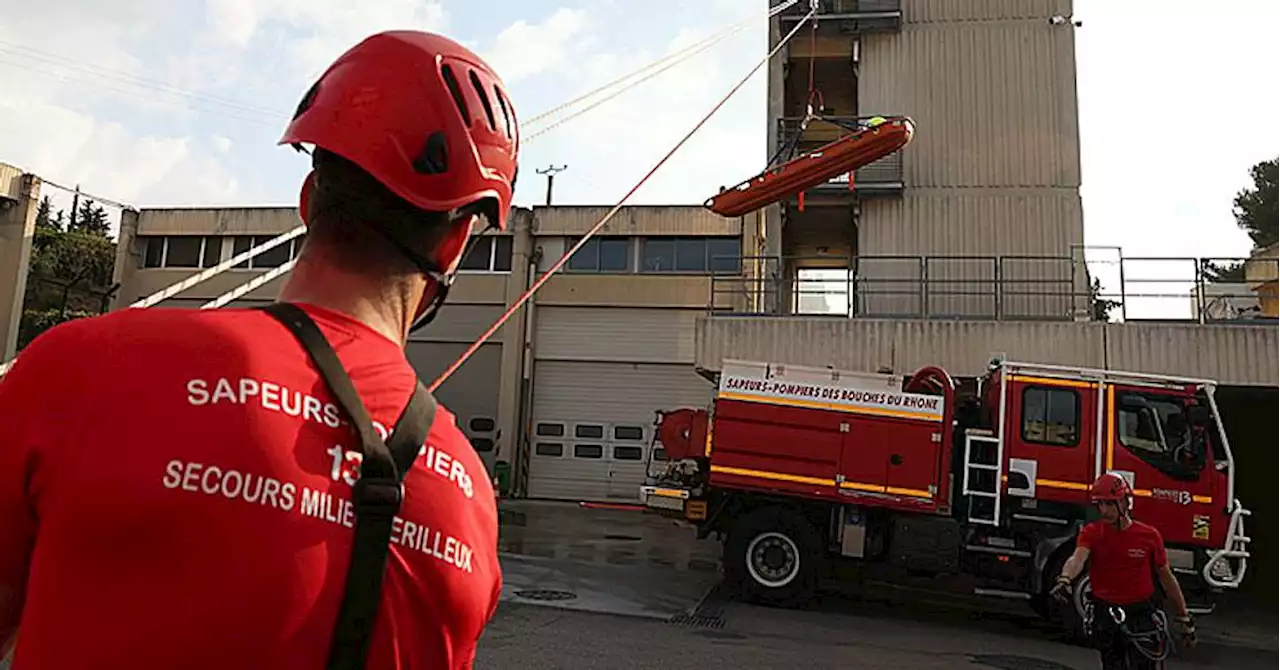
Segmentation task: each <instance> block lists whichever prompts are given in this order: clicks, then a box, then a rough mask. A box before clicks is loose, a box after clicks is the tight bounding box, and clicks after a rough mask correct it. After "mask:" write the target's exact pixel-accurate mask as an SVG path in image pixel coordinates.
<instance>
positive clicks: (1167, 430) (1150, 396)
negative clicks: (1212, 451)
mask: <svg viewBox="0 0 1280 670" xmlns="http://www.w3.org/2000/svg"><path fill="white" fill-rule="evenodd" d="M1116 433H1117V436H1118V437H1119V439H1120V444H1122V445H1124V447H1125V448H1126V449H1128V450H1129V451H1130V452H1131V453H1133V454H1134V455H1135V456H1137V457H1138V458H1141V459H1142V460H1143V461H1145V462H1146V463H1147V464H1149V465H1151V466H1153V467H1155V468H1156V469H1158V470H1160V471H1161V472H1163V473H1165V474H1166V475H1169V476H1170V477H1172V478H1174V479H1181V480H1186V481H1194V480H1195V479H1196V478H1198V477H1199V475H1200V471H1201V470H1202V469H1204V464H1205V452H1206V446H1207V445H1206V444H1205V437H1204V435H1203V433H1202V432H1200V431H1196V430H1194V426H1193V425H1192V423H1191V420H1190V418H1188V416H1187V406H1186V405H1185V404H1184V403H1183V401H1182V399H1181V398H1177V397H1170V396H1166V395H1161V394H1155V393H1133V392H1121V393H1118V394H1117V397H1116Z"/></svg>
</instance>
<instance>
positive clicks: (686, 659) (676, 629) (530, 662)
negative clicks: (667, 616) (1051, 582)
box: [475, 603, 1276, 670]
mask: <svg viewBox="0 0 1280 670" xmlns="http://www.w3.org/2000/svg"><path fill="white" fill-rule="evenodd" d="M729 609H730V611H729V612H728V615H727V617H726V618H727V619H728V622H727V623H726V624H725V626H724V628H720V629H708V628H696V627H690V626H681V625H676V624H671V623H666V622H663V621H658V620H654V619H644V618H636V617H624V616H616V615H610V614H592V613H585V612H576V611H570V610H562V609H557V608H551V607H537V606H531V605H524V604H518V603H507V604H504V605H503V606H502V607H501V608H500V609H499V612H498V615H497V617H496V619H495V620H494V622H493V623H492V624H491V625H490V627H489V629H488V631H487V632H486V633H485V637H484V639H483V640H482V641H481V644H480V650H479V654H478V657H477V659H476V666H475V667H476V668H479V669H487V668H517V667H518V668H520V670H544V669H551V668H565V669H574V670H577V669H582V670H589V669H591V668H602V669H604V668H608V669H617V670H624V669H628V668H646V669H651V670H666V669H671V670H675V669H679V670H688V669H690V668H736V669H740V670H755V669H765V668H780V669H785V670H796V669H797V668H803V669H804V670H819V669H822V668H841V669H848V668H892V669H893V670H941V669H944V668H966V669H969V670H993V669H1002V670H1086V669H1092V668H1097V667H1098V663H1097V659H1096V655H1095V654H1094V653H1092V652H1090V651H1089V650H1087V649H1083V648H1080V647H1073V646H1070V645H1066V644H1059V643H1055V642H1051V641H1047V640H1045V639H1039V638H1036V637H1035V636H1030V635H1019V634H1016V633H1014V634H1010V633H1008V632H1002V631H1001V630H1000V629H1001V628H1002V627H1003V624H1002V623H1000V622H997V624H996V625H995V626H994V627H993V628H994V629H989V628H988V627H987V626H986V625H985V624H984V623H981V622H970V621H962V622H955V623H947V622H936V621H921V620H905V621H904V620H898V619H893V618H889V619H881V618H879V617H877V616H876V615H875V613H869V614H865V615H861V616H834V617H833V616H832V615H830V614H828V613H802V614H800V615H797V614H795V613H792V612H778V611H774V610H765V609H761V608H754V607H746V606H731V607H730V608H729ZM1167 666H1168V667H1169V668H1170V670H1176V669H1179V668H1186V669H1188V670H1190V669H1192V668H1227V669H1230V670H1254V669H1258V670H1262V669H1267V670H1270V669H1272V668H1275V667H1276V654H1275V653H1274V652H1265V651H1259V650H1251V649H1239V648H1227V647H1213V646H1206V647H1202V648H1197V649H1196V650H1194V651H1193V652H1190V653H1189V654H1180V655H1179V656H1177V657H1175V658H1173V659H1171V660H1170V661H1169V662H1168V664H1167Z"/></svg>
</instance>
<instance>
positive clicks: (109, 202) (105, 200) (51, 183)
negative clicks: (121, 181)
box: [36, 175, 137, 210]
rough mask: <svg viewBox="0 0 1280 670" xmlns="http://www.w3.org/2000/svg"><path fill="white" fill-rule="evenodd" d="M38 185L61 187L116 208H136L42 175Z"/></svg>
mask: <svg viewBox="0 0 1280 670" xmlns="http://www.w3.org/2000/svg"><path fill="white" fill-rule="evenodd" d="M36 176H37V177H40V175H36ZM40 185H41V186H46V185H47V186H52V187H54V188H56V189H61V190H63V191H66V192H67V193H73V194H79V195H80V197H81V198H85V199H86V200H92V201H94V202H97V203H101V204H106V205H111V206H112V207H116V208H118V209H133V210H136V209H137V207H134V206H133V205H127V204H125V203H123V202H118V201H116V200H112V199H111V198H103V197H101V196H96V195H93V194H92V193H86V192H84V191H82V190H80V188H79V187H76V188H71V187H68V186H63V185H62V184H59V183H58V182H55V181H50V180H48V179H45V178H44V177H40Z"/></svg>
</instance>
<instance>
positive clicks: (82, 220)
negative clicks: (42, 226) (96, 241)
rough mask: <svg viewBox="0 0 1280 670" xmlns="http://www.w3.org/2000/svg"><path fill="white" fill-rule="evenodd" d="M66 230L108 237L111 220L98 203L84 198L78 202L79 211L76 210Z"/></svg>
mask: <svg viewBox="0 0 1280 670" xmlns="http://www.w3.org/2000/svg"><path fill="white" fill-rule="evenodd" d="M68 230H75V231H78V232H83V233H88V234H90V235H96V236H99V237H108V236H109V235H110V230H111V222H110V221H109V220H108V219H107V212H106V210H104V209H102V206H101V205H99V204H98V203H96V202H94V201H92V200H89V199H85V201H84V202H82V203H80V211H79V212H76V216H75V221H74V223H73V224H72V225H70V226H68Z"/></svg>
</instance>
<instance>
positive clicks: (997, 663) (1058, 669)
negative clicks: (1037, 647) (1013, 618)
mask: <svg viewBox="0 0 1280 670" xmlns="http://www.w3.org/2000/svg"><path fill="white" fill-rule="evenodd" d="M969 660H971V661H973V662H974V663H980V664H982V665H986V666H990V667H992V668H1000V670H1071V666H1069V665H1063V664H1061V663H1057V662H1055V661H1046V660H1044V659H1040V658H1032V657H1030V656H1014V655H1011V654H975V655H972V656H970V657H969Z"/></svg>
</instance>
